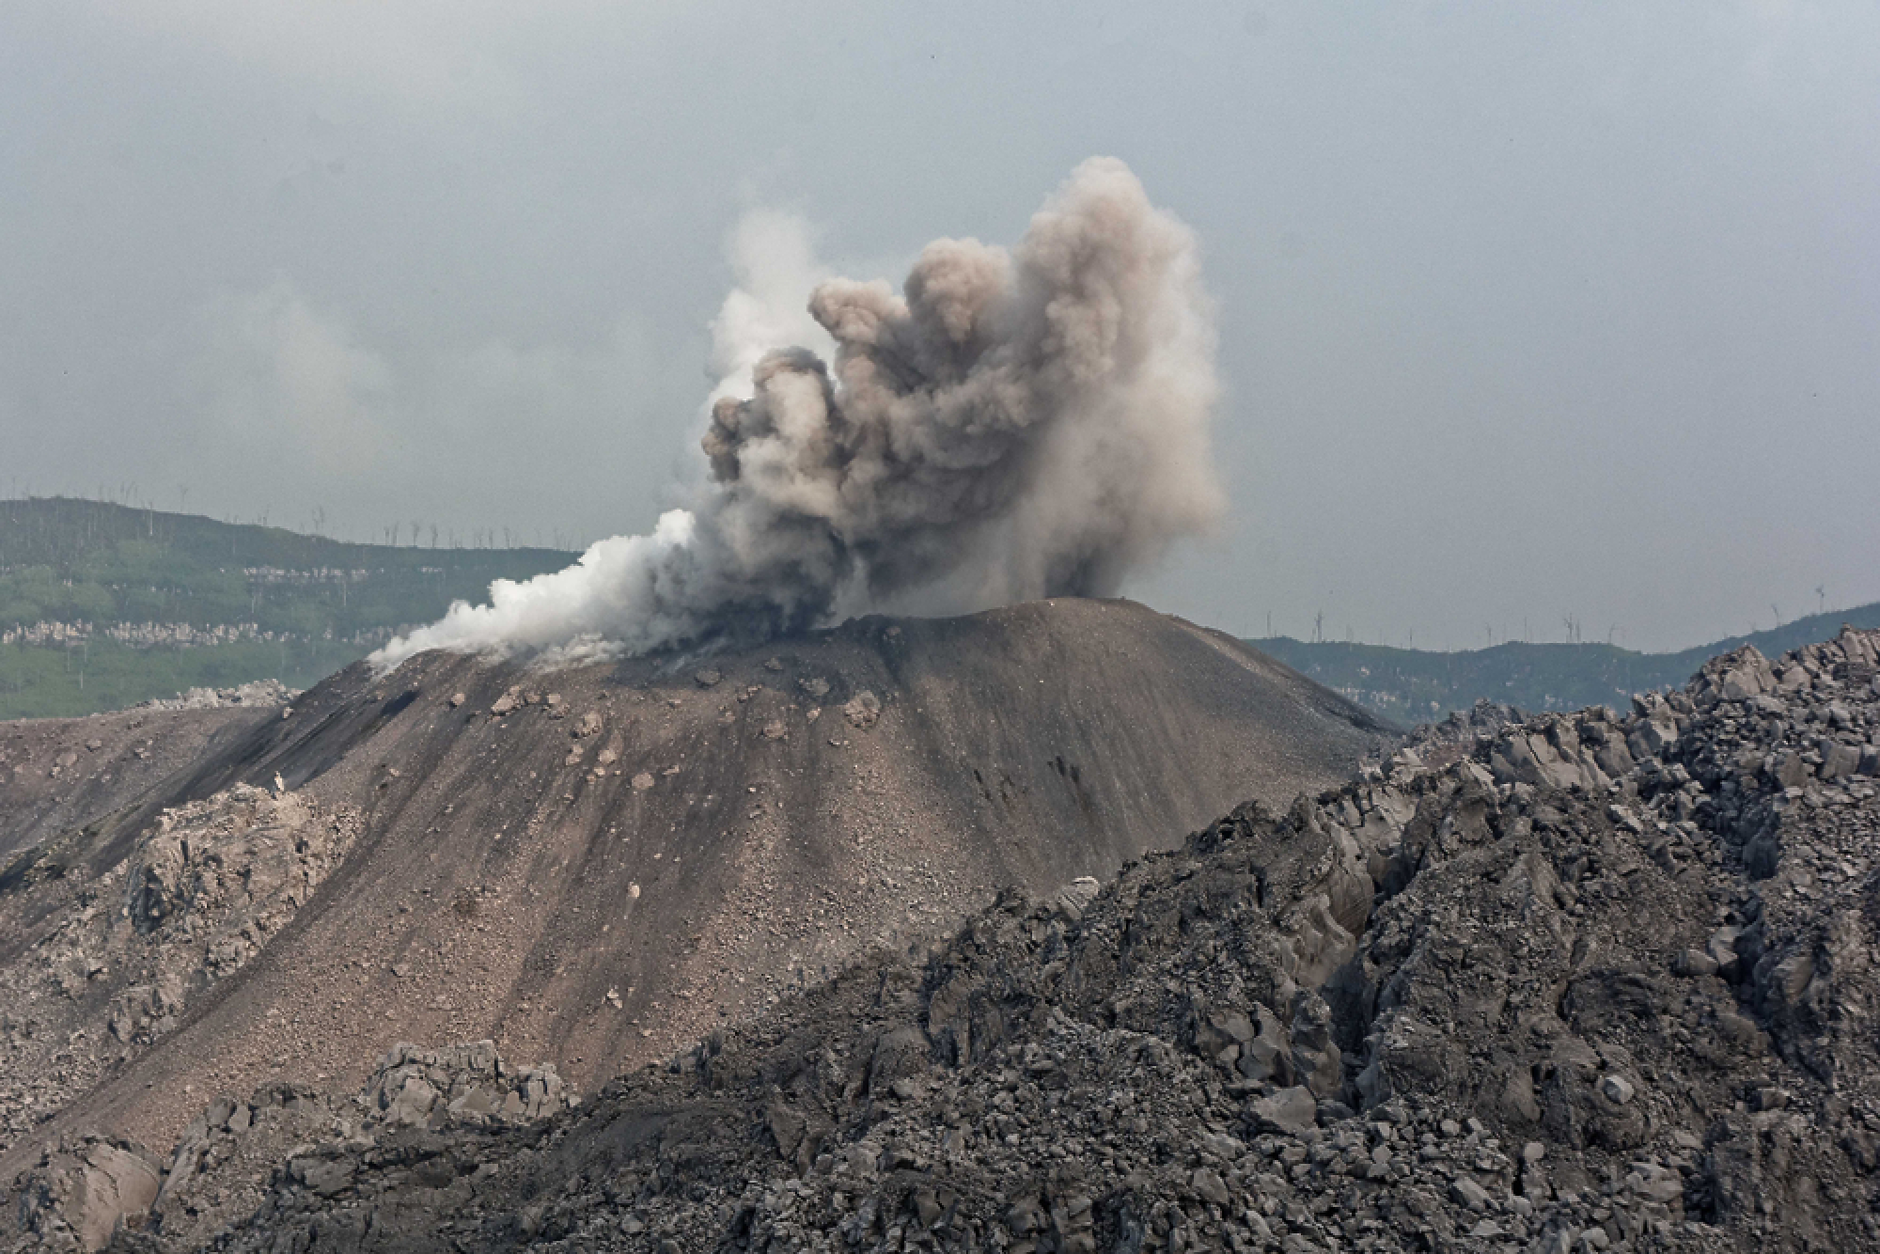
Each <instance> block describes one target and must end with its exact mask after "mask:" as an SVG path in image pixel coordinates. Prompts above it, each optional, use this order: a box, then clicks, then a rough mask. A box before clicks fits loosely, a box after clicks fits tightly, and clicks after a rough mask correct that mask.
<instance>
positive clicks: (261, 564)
mask: <svg viewBox="0 0 1880 1254" xmlns="http://www.w3.org/2000/svg"><path fill="white" fill-rule="evenodd" d="M571 560H573V555H572V554H569V553H563V552H558V551H555V550H552V549H492V548H439V547H421V546H416V545H412V546H395V545H382V544H349V543H344V542H341V541H338V540H331V539H328V538H326V537H324V536H312V535H303V534H300V533H298V532H293V531H287V530H284V529H282V528H279V527H261V526H250V525H242V524H231V523H222V522H217V521H215V520H214V519H210V518H202V517H197V516H195V515H190V514H174V513H166V512H164V511H161V510H150V509H133V508H128V507H125V506H121V505H113V504H109V503H105V502H100V501H85V500H72V499H67V498H52V499H43V500H24V501H17V500H16V501H0V718H22V717H37V716H42V715H55V714H56V715H67V714H82V713H90V712H92V711H96V710H103V709H113V708H117V707H120V706H123V705H126V704H133V703H135V702H137V701H141V700H144V699H147V698H149V697H153V696H166V695H169V694H170V693H174V692H176V691H178V690H180V689H182V688H188V687H192V686H197V685H212V686H228V685H231V684H237V683H244V682H247V681H249V680H254V679H266V678H278V679H281V680H282V681H284V682H286V683H288V684H291V685H293V686H295V687H304V686H305V685H307V684H309V683H311V682H313V681H314V680H316V679H319V678H321V677H322V676H324V675H327V674H329V673H331V672H332V671H333V670H335V669H337V668H338V667H340V666H343V665H345V664H346V663H348V662H350V661H353V660H354V659H356V658H358V657H361V656H363V655H364V654H365V653H367V652H369V651H370V650H371V649H372V648H373V647H375V646H376V645H377V644H379V643H380V642H382V641H383V640H385V639H387V638H388V637H389V636H390V635H391V634H393V633H394V632H395V631H396V630H398V629H400V628H404V627H409V626H412V625H415V624H419V623H425V622H429V621H431V620H432V619H435V618H436V617H437V616H438V615H440V614H441V613H443V611H444V610H445V608H446V607H448V605H449V604H450V602H451V601H453V600H456V599H460V598H461V599H472V600H480V599H482V598H483V597H484V595H485V594H486V592H487V589H488V588H489V584H490V581H491V580H492V579H497V578H510V579H526V578H529V577H530V576H533V575H536V574H540V573H541V572H543V571H546V570H555V569H559V568H560V567H562V566H565V565H567V564H568V563H569V562H570V561H571Z"/></svg>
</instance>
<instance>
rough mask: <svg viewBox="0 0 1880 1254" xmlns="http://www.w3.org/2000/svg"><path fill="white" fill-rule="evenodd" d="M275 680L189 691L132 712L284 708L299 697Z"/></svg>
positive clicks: (146, 702)
mask: <svg viewBox="0 0 1880 1254" xmlns="http://www.w3.org/2000/svg"><path fill="white" fill-rule="evenodd" d="M299 695H300V692H299V690H298V689H294V688H289V687H288V686H287V685H286V684H284V683H282V682H281V681H280V680H278V679H257V680H254V681H253V682H251V683H246V684H237V685H236V686H235V687H233V688H191V689H189V690H188V691H187V692H182V693H178V694H177V695H176V696H174V697H159V698H156V699H155V700H151V701H145V702H143V703H142V704H140V705H137V706H135V707H133V708H135V709H139V710H220V709H224V708H226V707H228V706H231V705H251V706H271V705H286V704H287V703H288V702H289V701H292V700H293V699H294V698H295V697H297V696H299Z"/></svg>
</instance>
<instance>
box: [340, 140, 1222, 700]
mask: <svg viewBox="0 0 1880 1254" xmlns="http://www.w3.org/2000/svg"><path fill="white" fill-rule="evenodd" d="M809 313H810V314H811V316H812V317H813V318H814V319H815V321H816V323H817V324H819V325H820V326H821V327H822V328H823V329H824V330H825V331H826V332H827V333H828V336H829V338H830V339H831V340H832V341H833V342H834V344H835V351H834V354H833V359H832V360H825V359H824V358H822V357H820V356H818V355H816V354H815V353H813V352H812V351H810V350H809V349H806V348H800V347H786V348H779V349H777V350H775V351H772V352H769V353H767V354H766V355H764V356H763V357H762V358H761V359H760V360H758V361H757V363H756V364H755V366H754V367H753V368H752V370H751V394H750V395H749V396H747V397H744V398H741V399H740V398H737V397H731V396H726V397H723V398H721V399H719V400H718V401H717V403H716V404H715V405H714V406H713V408H712V412H711V419H710V424H709V427H708V429H707V430H706V432H705V435H704V438H703V440H702V442H701V443H702V446H703V450H704V453H705V456H706V458H707V460H708V462H709V465H710V477H709V480H708V481H707V482H706V483H705V485H704V486H703V487H702V488H701V489H700V491H699V492H698V494H697V499H696V500H695V501H694V502H693V504H692V507H691V508H690V509H684V510H673V511H670V512H668V513H666V514H665V515H664V516H662V517H661V518H660V520H659V524H658V526H657V527H656V528H655V529H654V531H653V533H652V534H651V535H645V536H617V537H614V538H611V539H607V540H602V541H599V542H598V543H596V544H594V545H593V546H592V547H591V548H589V549H588V551H587V552H586V553H584V554H583V555H582V557H581V558H580V560H579V561H578V562H576V563H575V564H574V565H573V566H570V567H568V568H567V569H565V570H562V571H558V572H555V573H553V574H548V575H543V576H540V577H538V578H535V579H531V580H528V581H527V582H523V583H517V582H512V581H508V580H499V581H497V582H496V583H494V584H492V585H491V587H490V600H489V603H488V604H486V605H475V606H473V605H470V604H468V603H465V602H458V603H457V604H455V605H453V606H452V607H451V609H450V611H449V612H448V613H447V614H446V615H445V616H444V618H443V619H441V620H440V621H438V622H437V623H435V624H433V625H431V626H429V627H426V628H423V629H421V630H419V631H416V632H413V633H412V634H411V635H409V636H404V637H401V638H399V639H397V640H394V641H392V642H391V643H390V644H389V645H387V646H386V647H385V648H384V649H381V650H380V651H379V652H378V653H376V654H374V655H373V660H374V662H375V663H377V664H378V665H380V666H382V667H391V666H395V665H397V664H398V663H399V662H402V661H403V660H405V659H406V658H408V657H410V656H412V655H413V654H415V653H418V652H420V651H423V650H426V649H438V648H442V649H451V650H456V651H463V652H472V651H477V652H493V653H504V654H506V653H514V652H518V651H526V650H568V651H571V652H591V651H595V650H599V651H603V652H614V653H644V652H650V651H653V650H657V649H661V648H665V647H672V646H695V645H709V644H712V643H716V642H720V641H727V642H750V641H755V640H758V639H763V638H767V637H771V636H776V635H781V634H785V633H789V632H793V631H799V630H803V629H806V628H810V627H814V626H816V625H819V624H821V623H824V622H827V621H828V620H830V619H831V618H832V617H834V616H835V615H837V614H838V613H845V612H846V613H853V612H859V611H864V610H870V609H894V610H903V611H917V612H924V613H963V612H968V611H971V610H976V609H984V608H988V607H990V606H993V605H999V604H1006V603H1009V602H1013V601H1019V600H1026V599H1031V598H1036V597H1044V596H1062V595H1094V596H1102V595H1110V594H1114V593H1115V592H1116V591H1117V590H1118V589H1119V587H1120V586H1121V583H1122V581H1123V579H1124V578H1125V576H1127V575H1128V574H1130V573H1131V572H1133V571H1136V570H1138V569H1140V568H1142V567H1144V566H1145V565H1147V564H1149V563H1151V562H1153V561H1154V560H1156V559H1157V558H1158V557H1159V556H1160V555H1161V554H1162V552H1163V551H1164V549H1166V547H1167V546H1168V545H1169V543H1170V542H1171V541H1174V540H1176V539H1178V538H1180V537H1183V536H1187V535H1191V534H1194V533H1196V532H1199V531H1202V530H1204V529H1206V528H1207V527H1208V526H1209V525H1210V524H1211V523H1212V522H1213V521H1214V520H1215V519H1216V518H1217V517H1218V516H1219V514H1220V512H1221V510H1222V508H1223V499H1222V494H1221V490H1220V487H1219V485H1218V484H1217V482H1216V480H1215V477H1214V474H1213V471H1212V468H1211V465H1210V457H1209V448H1208V423H1209V417H1210V413H1211V410H1212V407H1213V404H1214V401H1215V398H1216V395H1217V392H1218V385H1217V383H1216V379H1215V373H1214V344H1215V337H1214V329H1213V323H1212V319H1211V309H1210V305H1209V302H1208V299H1207V297H1206V294H1205V293H1204V291H1203V289H1202V286H1201V281H1200V270H1199V265H1198V262H1197V256H1196V248H1195V241H1194V237H1193V235H1192V233H1191V232H1190V231H1189V230H1188V228H1187V227H1186V226H1184V225H1183V224H1182V223H1181V222H1179V221H1178V220H1176V219H1175V218H1174V217H1172V216H1170V215H1169V214H1167V213H1165V212H1163V211H1161V210H1158V209H1156V208H1155V207H1154V206H1153V205H1151V204H1150V203H1149V199H1148V197H1147V195H1146V194H1145V193H1144V191H1143V188H1142V185H1141V183H1140V182H1138V181H1137V179H1136V177H1135V175H1133V174H1132V173H1131V172H1130V171H1129V169H1128V167H1126V166H1125V165H1124V164H1123V163H1122V162H1120V161H1117V160H1113V159H1107V158H1096V159H1092V160H1089V161H1086V162H1084V163H1083V164H1082V165H1081V166H1079V167H1078V168H1077V170H1076V171H1075V172H1073V173H1072V175H1071V177H1070V178H1069V179H1068V180H1067V181H1066V182H1065V183H1064V185H1063V186H1062V187H1060V188H1059V189H1058V191H1057V192H1056V194H1054V195H1053V196H1052V197H1051V199H1050V200H1049V201H1048V202H1047V203H1046V204H1045V206H1044V208H1043V209H1042V210H1040V211H1039V212H1038V213H1037V214H1036V215H1035V216H1034V217H1033V218H1032V220H1031V224H1030V226H1029V228H1028V229H1027V231H1026V233H1025V236H1024V239H1023V240H1022V241H1021V242H1020V243H1019V244H1018V246H1017V247H1016V248H1014V249H1012V250H1010V251H1009V252H1008V251H1007V250H1005V249H1003V248H998V247H993V246H989V245H986V244H982V243H979V242H978V241H976V240H970V239H967V240H953V239H942V240H937V241H935V242H934V243H932V244H929V245H928V246H927V247H926V249H925V250H923V252H922V253H921V256H920V259H919V261H918V262H917V263H916V264H915V265H914V268H913V270H912V271H911V272H910V273H909V274H908V276H907V279H906V280H905V282H904V283H903V285H902V290H901V293H900V294H898V295H897V294H896V293H895V291H894V290H893V289H892V288H891V287H890V286H889V285H888V284H887V283H885V282H882V281H879V280H877V281H874V282H855V281H851V280H846V279H833V280H827V281H824V282H822V283H820V284H819V285H818V286H817V287H816V288H815V290H814V292H813V294H812V295H811V297H810V301H809Z"/></svg>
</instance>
